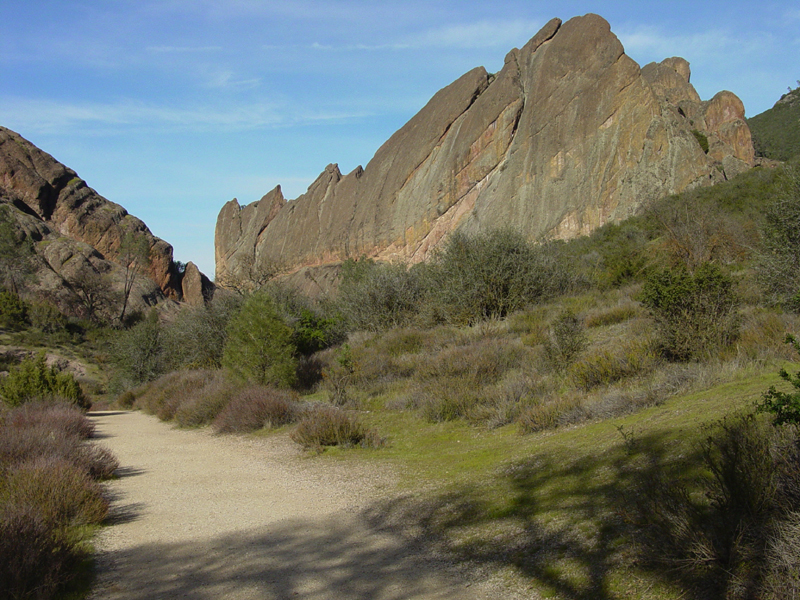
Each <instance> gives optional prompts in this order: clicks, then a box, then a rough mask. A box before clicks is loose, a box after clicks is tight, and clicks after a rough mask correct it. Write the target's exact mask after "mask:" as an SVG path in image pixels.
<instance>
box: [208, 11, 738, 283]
mask: <svg viewBox="0 0 800 600" xmlns="http://www.w3.org/2000/svg"><path fill="white" fill-rule="evenodd" d="M689 75H690V69H689V64H688V63H687V62H686V61H685V60H683V59H681V58H669V59H666V60H665V61H663V62H662V63H659V64H651V65H647V66H645V67H644V68H639V66H638V65H637V64H636V63H635V62H634V61H633V60H632V59H630V58H629V57H628V56H627V55H625V53H624V50H623V48H622V45H621V44H620V42H619V40H618V39H617V38H616V36H615V35H614V34H613V33H612V32H611V31H610V27H609V24H608V23H607V22H606V21H605V20H603V19H602V18H601V17H598V16H596V15H586V16H584V17H578V18H575V19H571V20H570V21H568V22H567V23H563V24H562V22H561V21H560V20H558V19H553V20H552V21H550V22H549V23H548V24H547V25H546V26H545V27H544V28H543V29H542V30H541V31H540V32H539V33H537V34H536V35H535V36H534V37H533V39H531V40H530V41H529V42H528V43H527V44H526V45H525V46H524V47H523V48H522V49H514V50H512V51H511V52H510V53H509V54H508V56H507V57H506V60H505V65H504V67H503V69H502V70H501V71H500V72H499V73H497V74H496V75H490V74H488V73H487V72H486V71H485V70H484V69H483V68H477V69H474V70H472V71H470V72H469V73H466V74H465V75H463V76H462V77H461V78H459V79H458V80H457V81H455V82H454V83H452V84H450V85H449V86H447V87H445V88H444V89H442V90H441V91H439V92H438V93H437V94H436V95H435V96H434V97H433V98H432V99H431V100H430V102H428V104H427V105H426V106H425V107H424V108H423V109H422V110H421V111H420V112H419V113H417V115H415V116H414V117H413V118H412V119H411V120H410V121H409V122H408V123H406V125H404V126H403V127H402V128H401V129H400V130H399V131H397V132H396V133H395V134H394V135H393V136H392V137H391V138H390V139H389V140H388V141H387V142H386V143H385V144H384V145H383V146H381V148H380V149H379V150H378V151H377V153H376V154H375V156H374V157H373V159H372V160H371V161H370V162H369V163H368V164H367V166H366V168H363V169H362V168H361V167H359V168H357V169H355V170H354V171H353V172H351V173H349V174H347V175H343V174H342V173H341V172H340V171H339V169H338V167H337V166H336V165H334V164H332V165H329V166H328V167H326V168H325V171H324V172H323V173H322V174H321V175H320V176H319V177H318V178H317V180H316V181H315V182H314V183H313V184H312V185H311V186H310V187H309V189H308V191H307V192H306V193H305V194H303V195H302V196H300V197H299V198H297V199H296V200H293V201H289V202H286V201H285V200H284V198H283V196H282V194H281V192H280V188H276V189H275V190H273V191H272V192H270V193H269V194H267V195H266V196H264V198H262V199H261V200H260V201H258V202H255V203H253V204H250V205H248V206H245V207H240V206H239V204H238V202H237V201H236V200H232V201H231V202H229V203H227V204H226V205H225V206H224V207H223V208H222V211H221V212H220V214H219V217H218V220H217V229H216V239H215V242H216V269H217V280H218V281H224V280H225V279H226V278H228V277H236V276H237V275H238V276H241V274H242V265H247V266H248V268H249V267H250V266H252V265H253V264H255V265H258V264H262V263H263V264H282V265H285V266H288V267H290V269H291V270H293V271H298V270H299V269H305V272H306V273H310V272H311V271H309V270H308V269H309V268H312V267H316V266H324V265H331V264H335V263H337V262H340V261H342V260H345V259H347V258H349V257H358V256H361V255H366V256H370V257H374V258H378V259H385V260H403V261H408V262H416V261H420V260H424V259H425V258H426V257H427V256H428V255H429V254H430V252H431V251H432V250H433V249H434V248H435V247H436V246H437V245H438V244H439V243H440V242H441V240H442V239H443V238H444V237H445V236H446V235H447V234H448V233H450V232H451V231H453V230H455V229H456V228H458V227H463V228H465V229H466V230H472V231H477V230H480V229H484V228H493V227H499V226H508V225H511V226H514V227H516V228H518V229H520V230H522V231H524V232H525V233H526V235H528V236H529V237H530V238H531V239H537V238H540V237H551V238H553V237H555V238H569V237H573V236H576V235H581V234H585V233H588V232H590V231H592V230H593V229H595V228H597V227H599V226H601V225H602V224H604V223H606V222H609V221H619V220H622V219H624V218H626V217H628V216H630V215H632V214H634V213H635V212H636V211H637V210H638V209H639V208H640V207H642V206H643V205H646V204H647V203H648V202H651V201H653V200H655V199H657V198H659V197H662V196H664V195H666V194H672V193H677V192H680V191H682V190H684V189H687V188H691V187H694V186H700V185H709V184H712V183H714V182H715V181H718V180H721V179H723V178H725V177H726V176H730V175H732V174H735V173H738V172H740V171H741V170H743V169H745V168H748V167H749V166H750V165H752V163H753V146H752V142H751V140H750V133H749V130H748V128H747V125H746V124H745V122H744V108H743V106H742V103H741V102H740V101H739V99H738V98H737V97H736V96H735V95H733V94H731V93H730V92H721V93H720V94H717V95H716V96H715V97H714V98H713V99H711V100H710V101H708V102H703V101H701V99H700V97H699V96H698V94H697V92H696V91H695V90H694V88H693V87H692V85H691V84H690V83H689ZM693 130H697V131H698V132H700V133H702V134H703V135H705V136H706V138H707V139H708V141H709V151H708V153H707V154H706V153H705V152H704V150H703V149H702V148H701V146H700V143H699V142H698V138H697V137H696V135H695V134H694V133H693Z"/></svg>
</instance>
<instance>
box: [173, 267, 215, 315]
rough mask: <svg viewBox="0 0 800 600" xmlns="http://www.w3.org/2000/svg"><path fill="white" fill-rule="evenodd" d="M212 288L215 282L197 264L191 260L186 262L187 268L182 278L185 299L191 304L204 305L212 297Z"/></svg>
mask: <svg viewBox="0 0 800 600" xmlns="http://www.w3.org/2000/svg"><path fill="white" fill-rule="evenodd" d="M212 289H213V284H212V283H211V282H210V281H209V280H208V277H206V276H205V275H203V273H202V272H201V271H200V269H198V268H197V265H195V264H194V263H193V262H191V261H190V262H188V263H186V269H185V270H184V271H183V278H182V279H181V291H182V293H183V301H184V302H186V304H188V305H190V306H203V305H204V304H205V303H206V302H207V301H208V300H210V299H211V294H210V291H211V290H212Z"/></svg>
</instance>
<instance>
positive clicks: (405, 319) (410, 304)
mask: <svg viewBox="0 0 800 600" xmlns="http://www.w3.org/2000/svg"><path fill="white" fill-rule="evenodd" d="M421 269H424V267H419V268H412V269H409V268H407V267H406V266H405V265H402V264H396V265H392V264H380V263H376V262H374V261H372V260H368V259H365V258H364V259H361V260H357V261H356V260H352V259H350V260H348V261H347V262H345V263H344V264H343V265H342V271H341V284H340V286H339V290H338V297H337V299H336V306H337V308H338V309H339V311H340V312H341V314H342V315H343V316H344V318H345V319H346V321H347V322H348V325H349V326H350V328H351V329H356V330H367V331H379V330H384V329H389V328H391V327H399V326H403V325H408V324H410V323H411V322H413V321H414V320H415V319H416V318H417V316H418V313H419V310H420V305H421V303H422V301H423V297H424V294H425V289H424V282H423V280H422V278H421V276H420V275H421V272H422V271H421Z"/></svg>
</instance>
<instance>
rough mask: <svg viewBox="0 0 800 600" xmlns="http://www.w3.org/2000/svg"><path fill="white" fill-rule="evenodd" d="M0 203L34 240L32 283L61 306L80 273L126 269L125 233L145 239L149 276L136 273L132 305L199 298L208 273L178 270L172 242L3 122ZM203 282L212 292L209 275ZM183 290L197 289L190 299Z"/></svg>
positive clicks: (113, 273) (115, 277)
mask: <svg viewBox="0 0 800 600" xmlns="http://www.w3.org/2000/svg"><path fill="white" fill-rule="evenodd" d="M0 206H4V207H5V209H6V211H7V214H8V215H10V217H11V218H12V220H13V226H14V229H15V231H16V233H17V235H18V236H19V237H20V238H21V239H26V238H27V239H29V240H30V241H31V242H32V243H33V248H34V250H35V255H34V257H32V258H33V260H34V263H35V264H34V270H35V271H36V275H37V277H36V280H37V281H36V283H35V285H34V287H35V288H36V290H37V291H38V292H40V293H41V294H43V295H45V296H47V297H49V298H50V299H51V300H53V301H54V302H56V303H57V304H64V303H68V302H69V296H70V285H69V283H68V281H69V280H70V279H71V278H73V277H74V276H75V275H76V274H77V273H79V272H84V273H87V272H92V273H97V274H101V275H108V276H109V277H110V280H109V281H110V282H111V283H112V284H114V282H116V283H117V284H118V282H119V279H120V272H121V270H122V269H123V267H122V265H120V260H119V259H120V246H121V244H122V241H123V239H124V238H125V237H126V236H128V237H132V238H133V239H138V240H142V241H143V242H144V246H145V247H146V249H147V262H148V264H147V266H146V269H145V270H146V273H144V275H145V277H140V278H139V281H138V283H137V286H136V290H135V293H134V294H133V295H132V297H131V302H132V304H133V305H134V306H135V307H138V308H141V307H144V306H146V305H152V304H156V303H158V302H159V301H161V300H164V299H166V298H169V299H172V300H182V299H187V300H190V301H193V302H197V301H198V299H197V298H195V296H196V295H197V293H198V292H197V288H198V285H199V284H198V283H197V282H202V281H203V279H204V276H202V274H201V273H200V272H199V271H198V270H197V268H196V267H195V266H194V265H193V264H191V263H189V265H187V268H186V270H185V271H183V272H179V271H178V269H177V267H176V264H175V263H174V261H173V257H172V246H170V245H169V244H168V243H167V242H165V241H164V240H162V239H160V238H158V237H156V236H154V235H153V234H152V233H151V232H150V230H149V229H148V228H147V225H145V224H144V223H143V222H142V221H141V220H140V219H137V218H136V217H134V216H133V215H130V214H128V212H127V211H126V210H125V209H124V208H123V207H122V206H120V205H118V204H115V203H113V202H110V201H109V200H107V199H105V198H103V197H102V196H100V195H99V194H98V193H97V192H96V191H94V190H93V189H92V188H90V187H89V186H88V185H87V184H86V182H85V181H84V180H83V179H81V178H80V177H78V175H77V174H76V173H75V171H73V170H72V169H70V168H68V167H66V166H65V165H63V164H61V163H60V162H58V161H57V160H56V159H55V158H53V157H52V156H50V155H49V154H47V153H46V152H44V151H43V150H41V149H39V148H37V147H36V146H34V145H33V144H32V143H30V142H29V141H28V140H26V139H24V138H23V137H22V136H20V135H19V134H18V133H15V132H13V131H11V130H10V129H7V128H5V127H0ZM203 285H205V286H206V292H207V291H208V286H210V283H208V280H207V279H205V283H203ZM184 288H188V289H190V290H192V291H190V293H189V294H188V297H186V298H185V296H187V294H185V293H184ZM199 301H202V299H200V300H199Z"/></svg>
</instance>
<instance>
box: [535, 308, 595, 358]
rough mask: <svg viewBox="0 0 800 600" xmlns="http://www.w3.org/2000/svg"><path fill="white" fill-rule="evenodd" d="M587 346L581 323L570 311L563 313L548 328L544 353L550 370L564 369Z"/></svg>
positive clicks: (584, 331) (584, 329)
mask: <svg viewBox="0 0 800 600" xmlns="http://www.w3.org/2000/svg"><path fill="white" fill-rule="evenodd" d="M587 344H588V340H587V339H586V327H585V326H584V324H583V321H582V320H581V319H579V318H578V317H577V316H575V313H573V312H572V311H570V310H565V311H563V312H562V313H561V314H560V315H558V317H556V320H555V321H554V322H553V324H552V325H551V326H550V335H549V336H548V338H547V339H546V340H545V343H544V351H545V356H546V357H547V360H548V362H549V363H550V366H551V368H553V369H554V370H556V371H561V370H563V369H566V368H567V367H568V366H569V365H570V364H571V363H572V361H574V360H575V358H576V357H577V356H578V355H579V354H580V353H581V352H583V350H584V349H585V348H586V345H587Z"/></svg>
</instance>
